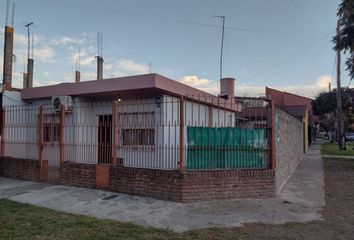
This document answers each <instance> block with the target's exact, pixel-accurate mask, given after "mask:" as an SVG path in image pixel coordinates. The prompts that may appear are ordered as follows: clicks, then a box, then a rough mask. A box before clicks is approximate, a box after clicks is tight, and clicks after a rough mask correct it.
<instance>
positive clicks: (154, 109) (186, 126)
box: [1, 95, 272, 178]
mask: <svg viewBox="0 0 354 240" xmlns="http://www.w3.org/2000/svg"><path fill="white" fill-rule="evenodd" d="M215 99H217V100H215ZM215 99H206V98H200V97H198V98H195V97H194V98H192V97H190V98H188V97H187V98H176V97H172V96H167V95H163V96H160V97H151V98H144V99H119V101H118V100H116V101H95V102H91V101H85V100H80V101H76V102H74V103H73V105H72V106H70V105H62V106H60V107H59V108H56V107H55V106H52V105H39V104H36V103H32V105H28V106H11V107H6V108H3V116H2V120H3V123H2V146H1V147H2V156H10V157H14V158H25V159H39V160H44V159H45V160H48V164H49V176H52V177H53V178H57V175H58V174H59V168H60V165H61V163H62V162H64V161H67V162H74V163H83V164H119V165H123V166H126V167H136V168H150V169H166V170H175V169H180V170H187V171H188V170H211V169H267V168H270V167H271V161H270V159H271V147H272V146H271V134H272V131H271V126H272V124H271V119H272V106H271V104H270V103H269V102H267V101H264V100H262V101H263V103H262V104H261V105H259V104H258V105H257V106H248V107H246V108H243V109H241V107H240V104H239V103H235V102H232V101H227V100H224V99H218V98H215Z"/></svg>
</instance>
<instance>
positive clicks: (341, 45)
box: [333, 0, 354, 79]
mask: <svg viewBox="0 0 354 240" xmlns="http://www.w3.org/2000/svg"><path fill="white" fill-rule="evenodd" d="M337 15H338V17H339V20H338V24H339V29H340V30H339V33H338V34H337V35H336V36H334V38H333V42H334V44H335V46H334V49H335V50H340V51H344V52H347V51H349V53H350V55H349V57H348V58H347V60H346V65H347V68H346V70H347V71H349V76H350V78H351V79H353V78H354V0H342V2H341V4H339V8H338V13H337Z"/></svg>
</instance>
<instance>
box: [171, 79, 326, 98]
mask: <svg viewBox="0 0 354 240" xmlns="http://www.w3.org/2000/svg"><path fill="white" fill-rule="evenodd" d="M331 80H332V79H331V76H329V75H323V76H320V77H319V78H318V79H317V80H316V81H315V82H314V83H312V84H307V85H289V86H270V87H272V88H275V89H278V90H281V91H286V92H290V93H294V94H298V95H300V96H304V97H309V98H314V97H315V96H316V95H317V94H318V93H320V92H322V91H326V90H327V89H328V83H329V82H331ZM177 81H179V82H181V83H183V84H186V85H189V86H191V87H195V88H198V89H200V90H202V91H205V92H208V93H211V94H214V95H217V94H219V91H220V90H219V89H220V87H219V82H216V81H213V80H210V79H206V78H199V77H198V76H184V77H182V78H180V79H178V80H177ZM264 91H265V86H255V85H252V84H245V83H238V82H237V81H236V86H235V93H236V95H237V96H248V97H260V96H264V95H265V92H264Z"/></svg>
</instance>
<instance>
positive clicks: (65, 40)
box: [51, 36, 84, 45]
mask: <svg viewBox="0 0 354 240" xmlns="http://www.w3.org/2000/svg"><path fill="white" fill-rule="evenodd" d="M83 42H84V39H79V38H74V37H68V36H59V37H55V38H53V39H52V40H51V43H52V44H53V45H69V44H82V43H83Z"/></svg>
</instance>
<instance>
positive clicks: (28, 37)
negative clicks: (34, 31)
mask: <svg viewBox="0 0 354 240" xmlns="http://www.w3.org/2000/svg"><path fill="white" fill-rule="evenodd" d="M31 25H33V22H30V23H27V24H26V25H25V27H26V28H27V40H28V49H27V59H29V58H30V47H31V39H30V26H31Z"/></svg>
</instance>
